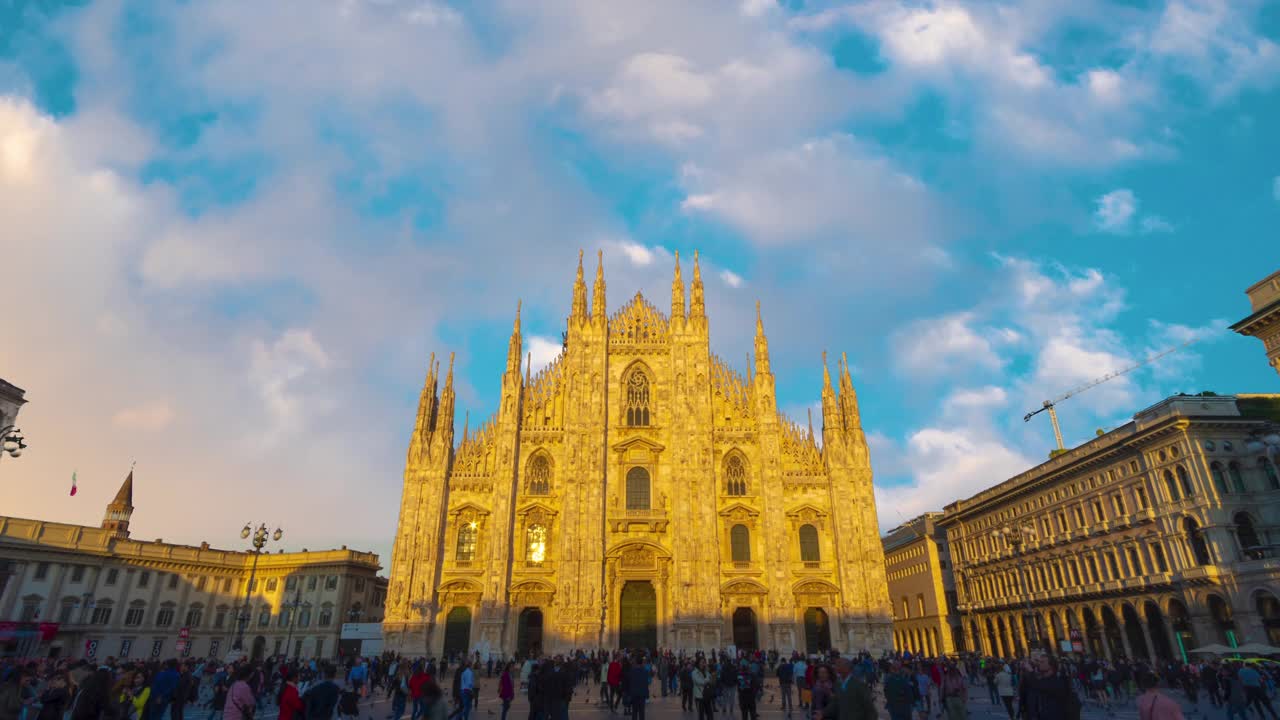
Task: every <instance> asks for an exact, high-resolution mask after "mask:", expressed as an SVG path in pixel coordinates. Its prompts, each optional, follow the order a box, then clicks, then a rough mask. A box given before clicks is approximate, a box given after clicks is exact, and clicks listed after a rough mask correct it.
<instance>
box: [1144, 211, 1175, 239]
mask: <svg viewBox="0 0 1280 720" xmlns="http://www.w3.org/2000/svg"><path fill="white" fill-rule="evenodd" d="M1140 229H1141V230H1142V232H1143V234H1146V235H1150V234H1151V233H1169V232H1173V231H1174V230H1175V229H1176V228H1174V226H1173V223H1171V222H1169V221H1168V220H1165V219H1164V218H1162V217H1160V216H1159V215H1147V216H1146V217H1144V218H1142V222H1141V223H1140Z"/></svg>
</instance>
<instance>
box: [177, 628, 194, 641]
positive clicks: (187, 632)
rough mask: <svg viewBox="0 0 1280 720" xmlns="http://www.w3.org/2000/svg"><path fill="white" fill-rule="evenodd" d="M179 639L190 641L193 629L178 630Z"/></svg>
mask: <svg viewBox="0 0 1280 720" xmlns="http://www.w3.org/2000/svg"><path fill="white" fill-rule="evenodd" d="M178 637H180V638H182V639H183V640H187V639H189V638H190V637H191V628H189V627H184V628H180V629H179V630H178Z"/></svg>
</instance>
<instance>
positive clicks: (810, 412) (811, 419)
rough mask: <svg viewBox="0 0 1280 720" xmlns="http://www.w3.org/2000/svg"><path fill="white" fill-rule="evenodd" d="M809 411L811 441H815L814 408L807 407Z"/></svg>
mask: <svg viewBox="0 0 1280 720" xmlns="http://www.w3.org/2000/svg"><path fill="white" fill-rule="evenodd" d="M806 409H807V410H808V411H809V442H813V408H812V407H810V408H806Z"/></svg>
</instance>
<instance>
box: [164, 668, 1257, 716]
mask: <svg viewBox="0 0 1280 720" xmlns="http://www.w3.org/2000/svg"><path fill="white" fill-rule="evenodd" d="M477 684H478V685H479V690H480V692H479V696H480V699H479V703H478V704H477V707H476V708H475V709H474V710H473V711H472V713H471V720H495V719H496V718H498V717H500V716H501V715H502V703H501V701H499V700H498V679H497V678H496V677H494V678H485V677H483V676H481V677H479V678H478V679H477ZM444 690H445V694H446V696H448V695H449V687H448V686H447V685H446V686H445V688H444ZM1162 692H1164V693H1165V695H1167V696H1169V697H1171V698H1174V699H1176V700H1178V701H1179V702H1180V703H1181V704H1182V711H1183V714H1184V715H1186V717H1187V718H1188V720H1196V719H1202V720H1220V719H1224V718H1225V717H1226V711H1225V710H1223V709H1221V708H1216V709H1215V708H1214V707H1213V706H1211V705H1210V704H1209V702H1208V701H1207V700H1204V699H1203V696H1202V700H1201V703H1200V706H1199V707H1195V706H1193V705H1192V704H1191V703H1190V702H1188V701H1187V700H1186V698H1185V696H1184V695H1183V694H1182V693H1181V692H1179V691H1170V690H1163V691H1162ZM655 693H656V689H655ZM599 696H600V686H599V685H597V684H594V683H587V684H586V685H585V686H579V687H578V689H577V691H576V692H575V693H574V702H573V705H572V706H571V708H570V711H569V716H570V717H571V718H600V719H601V720H604V719H606V718H615V719H616V720H626V717H627V716H626V715H624V714H622V712H621V708H619V712H618V714H615V715H611V714H610V713H609V711H608V710H607V709H605V708H604V707H603V706H601V705H599V704H598V703H597V699H598V698H599ZM778 702H779V700H778V694H777V684H776V683H774V682H772V680H769V681H766V682H765V690H764V696H763V698H762V702H761V704H760V707H759V708H758V710H759V713H760V718H761V720H805V715H804V713H803V712H802V711H800V710H798V709H797V710H796V711H795V712H793V713H791V714H790V716H789V717H788V714H787V713H784V712H783V711H782V710H781V708H780V707H779V706H778ZM876 707H877V709H878V710H879V711H880V717H881V718H882V720H887V718H888V713H886V712H885V711H884V701H883V697H882V696H881V695H880V693H879V692H877V693H876ZM390 714H391V701H390V700H387V699H385V698H384V697H383V696H382V695H381V693H379V694H378V696H377V697H376V698H372V699H369V700H365V701H364V702H362V703H361V717H360V720H387V718H388V717H389V716H390ZM277 715H278V713H277V710H276V707H275V705H273V704H272V703H269V702H268V703H267V704H266V705H265V706H264V707H263V712H262V713H260V714H259V715H258V716H257V720H275V718H276V717H277ZM645 715H646V720H696V717H697V716H696V713H692V712H689V713H685V712H682V711H681V710H680V697H679V696H678V695H672V696H668V697H665V698H664V697H661V696H660V695H657V696H655V697H653V698H651V699H650V700H649V703H648V706H647V708H646V713H645ZM210 716H211V713H210V712H209V711H208V710H205V709H203V708H200V709H190V708H189V709H188V710H187V712H186V720H209V718H210ZM528 717H529V702H528V700H526V699H525V698H524V697H523V696H521V695H517V696H516V699H515V702H513V703H512V704H511V712H510V714H509V715H508V718H509V720H525V718H528ZM405 720H408V715H407V714H406V716H405ZM716 720H741V714H740V713H737V712H736V708H735V715H734V716H733V717H732V718H731V717H730V716H729V715H727V714H725V713H723V712H717V713H716ZM916 720H938V715H937V709H936V708H935V709H934V712H933V714H932V716H931V717H930V718H928V719H924V718H920V717H919V716H918V715H917V718H916ZM969 720H1008V715H1007V714H1006V713H1005V710H1004V706H1003V705H992V704H991V702H990V700H989V698H988V697H987V689H986V687H985V686H982V687H974V686H970V690H969ZM1081 720H1138V710H1137V707H1136V706H1135V704H1134V701H1133V699H1132V698H1130V699H1128V700H1127V701H1122V702H1116V703H1113V704H1112V706H1111V708H1110V709H1109V710H1107V709H1104V708H1103V707H1101V706H1099V705H1098V704H1097V703H1096V702H1094V701H1088V702H1086V703H1085V705H1084V710H1083V713H1082V719H1081ZM1246 720H1253V719H1252V718H1251V717H1249V718H1246Z"/></svg>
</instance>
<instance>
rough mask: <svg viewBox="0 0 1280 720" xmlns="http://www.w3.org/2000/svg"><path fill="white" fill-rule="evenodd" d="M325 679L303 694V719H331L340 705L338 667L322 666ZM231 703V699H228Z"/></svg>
mask: <svg viewBox="0 0 1280 720" xmlns="http://www.w3.org/2000/svg"><path fill="white" fill-rule="evenodd" d="M321 672H322V675H323V676H324V679H323V680H321V681H320V682H318V683H316V684H314V685H312V686H311V687H309V688H307V692H306V693H305V694H303V696H302V714H303V720H330V718H332V717H333V709H334V708H335V707H337V706H338V696H339V694H341V692H342V690H341V688H339V687H338V683H336V682H334V679H335V678H336V677H338V669H337V668H336V667H334V666H333V665H328V664H326V665H324V667H323V668H322V671H321ZM227 702H228V703H230V700H228V701H227ZM225 720H251V719H250V718H244V719H240V718H225Z"/></svg>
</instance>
